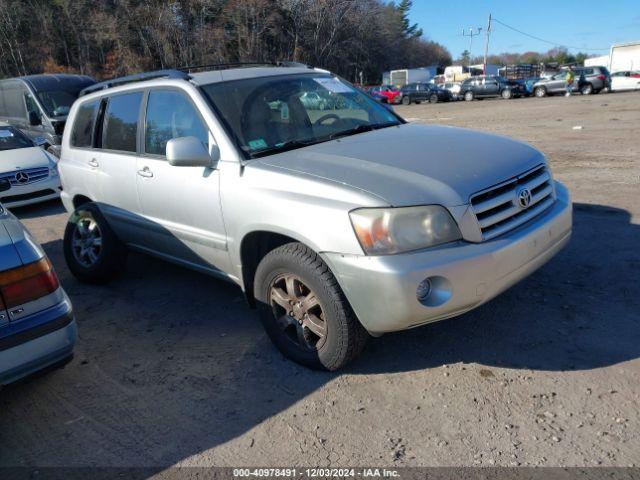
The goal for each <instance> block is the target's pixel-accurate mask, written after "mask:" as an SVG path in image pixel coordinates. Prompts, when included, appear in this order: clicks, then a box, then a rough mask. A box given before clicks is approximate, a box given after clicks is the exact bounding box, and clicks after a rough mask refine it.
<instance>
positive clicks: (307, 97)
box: [300, 92, 329, 110]
mask: <svg viewBox="0 0 640 480" xmlns="http://www.w3.org/2000/svg"><path fill="white" fill-rule="evenodd" d="M300 101H301V102H302V105H304V107H305V108H307V109H309V110H325V109H326V108H327V106H328V104H329V101H328V100H327V99H326V98H324V97H321V96H320V95H319V94H318V93H317V92H305V93H303V94H302V95H301V96H300Z"/></svg>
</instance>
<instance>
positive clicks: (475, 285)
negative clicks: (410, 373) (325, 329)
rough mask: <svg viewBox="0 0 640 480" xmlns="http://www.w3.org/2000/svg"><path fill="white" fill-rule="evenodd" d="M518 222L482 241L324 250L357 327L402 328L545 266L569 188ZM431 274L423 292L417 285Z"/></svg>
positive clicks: (481, 298) (567, 224)
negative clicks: (375, 250)
mask: <svg viewBox="0 0 640 480" xmlns="http://www.w3.org/2000/svg"><path fill="white" fill-rule="evenodd" d="M556 191H557V201H556V202H555V204H554V205H553V206H552V207H551V208H549V209H548V210H547V211H545V212H544V213H542V214H541V215H539V216H538V217H536V218H534V219H533V220H531V221H530V222H528V223H526V224H524V225H522V226H521V227H519V228H517V229H515V230H513V231H511V232H509V233H506V234H504V235H502V236H500V237H497V238H495V239H493V240H490V241H486V242H482V243H468V242H457V243H455V244H452V245H447V246H443V247H441V248H435V249H430V250H423V251H420V252H414V253H407V254H402V255H387V256H364V255H342V254H338V253H323V254H322V257H323V258H324V260H325V262H326V263H327V264H328V265H329V267H330V268H331V270H332V271H333V273H334V275H336V277H337V279H338V282H339V283H340V285H341V287H342V289H343V291H344V293H345V295H346V296H347V299H348V300H349V302H350V304H351V306H352V308H353V309H354V311H355V313H356V315H357V316H358V318H359V319H360V321H361V322H362V324H363V326H364V327H365V328H366V329H367V330H368V331H369V332H371V333H374V334H375V333H384V332H392V331H397V330H404V329H407V328H411V327H416V326H419V325H422V324H425V323H430V322H435V321H437V320H443V319H445V318H450V317H454V316H457V315H460V314H462V313H464V312H467V311H469V310H471V309H473V308H475V307H477V306H479V305H481V304H483V303H485V302H487V301H489V300H491V299H492V298H494V297H495V296H497V295H498V294H500V293H502V292H503V291H505V290H506V289H508V288H509V287H511V286H512V285H514V284H515V283H517V282H519V281H520V280H522V279H523V278H525V277H527V276H528V275H530V274H531V273H533V272H534V271H535V270H537V269H538V268H540V267H541V266H542V265H544V264H545V263H546V262H547V261H548V260H549V259H551V258H552V257H553V256H554V255H555V254H556V253H558V251H560V249H562V247H564V246H565V245H566V244H567V243H568V241H569V239H570V237H571V221H572V218H571V217H572V210H571V209H572V207H571V199H570V197H569V192H568V191H567V189H566V188H565V187H564V186H562V185H561V184H559V183H557V184H556ZM425 278H431V279H432V291H431V295H430V296H429V298H428V299H426V300H423V302H421V301H419V300H418V297H417V295H416V290H417V288H418V285H419V284H420V283H421V282H422V281H423V280H424V279H425Z"/></svg>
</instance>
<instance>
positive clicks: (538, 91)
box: [533, 87, 547, 98]
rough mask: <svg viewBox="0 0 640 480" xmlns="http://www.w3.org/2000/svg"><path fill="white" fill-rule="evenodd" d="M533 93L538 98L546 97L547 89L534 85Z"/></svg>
mask: <svg viewBox="0 0 640 480" xmlns="http://www.w3.org/2000/svg"><path fill="white" fill-rule="evenodd" d="M533 94H534V95H535V96H536V97H538V98H542V97H546V96H547V89H546V88H544V87H536V88H535V90H534V91H533Z"/></svg>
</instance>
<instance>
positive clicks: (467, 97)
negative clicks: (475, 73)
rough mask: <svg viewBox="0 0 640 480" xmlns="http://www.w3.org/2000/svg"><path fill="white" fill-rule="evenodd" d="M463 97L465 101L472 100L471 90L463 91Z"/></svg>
mask: <svg viewBox="0 0 640 480" xmlns="http://www.w3.org/2000/svg"><path fill="white" fill-rule="evenodd" d="M464 99H465V100H466V101H467V102H470V101H471V100H473V92H464Z"/></svg>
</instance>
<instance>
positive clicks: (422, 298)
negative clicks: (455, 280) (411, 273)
mask: <svg viewBox="0 0 640 480" xmlns="http://www.w3.org/2000/svg"><path fill="white" fill-rule="evenodd" d="M452 296H453V286H452V285H451V282H450V281H449V280H447V279H446V278H444V277H441V276H439V275H434V276H432V277H429V278H425V279H424V280H423V281H422V282H420V284H419V285H418V288H417V289H416V297H418V301H419V302H420V303H421V304H422V305H424V306H425V307H440V306H442V305H444V304H445V303H447V302H448V301H449V300H450V299H451V297H452Z"/></svg>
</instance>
